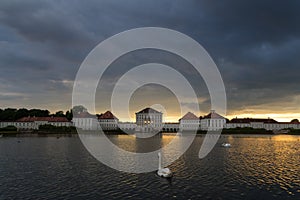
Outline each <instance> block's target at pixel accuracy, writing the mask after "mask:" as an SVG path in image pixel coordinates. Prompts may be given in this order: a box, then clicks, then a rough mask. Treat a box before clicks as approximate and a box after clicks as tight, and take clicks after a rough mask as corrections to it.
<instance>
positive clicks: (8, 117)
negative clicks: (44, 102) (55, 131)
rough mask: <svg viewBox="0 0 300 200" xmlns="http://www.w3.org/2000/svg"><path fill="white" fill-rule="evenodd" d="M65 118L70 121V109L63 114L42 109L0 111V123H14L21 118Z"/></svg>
mask: <svg viewBox="0 0 300 200" xmlns="http://www.w3.org/2000/svg"><path fill="white" fill-rule="evenodd" d="M28 116H30V117H34V116H35V117H51V116H53V117H66V118H67V119H68V120H72V118H73V114H72V109H71V110H68V111H67V112H65V113H64V111H57V112H55V113H52V114H51V113H50V111H49V110H42V109H26V108H20V109H16V108H5V109H0V121H14V120H18V119H20V118H22V117H28Z"/></svg>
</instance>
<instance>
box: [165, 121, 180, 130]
mask: <svg viewBox="0 0 300 200" xmlns="http://www.w3.org/2000/svg"><path fill="white" fill-rule="evenodd" d="M162 130H163V131H164V132H177V131H179V123H177V122H175V123H174V122H173V123H172V122H167V123H164V126H163V128H162Z"/></svg>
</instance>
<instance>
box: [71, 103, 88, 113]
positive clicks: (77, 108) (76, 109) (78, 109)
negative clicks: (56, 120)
mask: <svg viewBox="0 0 300 200" xmlns="http://www.w3.org/2000/svg"><path fill="white" fill-rule="evenodd" d="M81 112H87V109H86V108H85V107H84V106H82V105H79V106H74V107H73V108H72V113H73V114H79V113H81Z"/></svg>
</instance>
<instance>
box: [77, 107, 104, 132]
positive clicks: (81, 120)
mask: <svg viewBox="0 0 300 200" xmlns="http://www.w3.org/2000/svg"><path fill="white" fill-rule="evenodd" d="M72 121H73V124H74V126H75V127H76V128H80V129H82V130H97V129H98V126H99V125H98V120H97V117H96V115H91V114H90V113H89V112H87V111H84V112H80V113H77V114H74V116H73V120H72Z"/></svg>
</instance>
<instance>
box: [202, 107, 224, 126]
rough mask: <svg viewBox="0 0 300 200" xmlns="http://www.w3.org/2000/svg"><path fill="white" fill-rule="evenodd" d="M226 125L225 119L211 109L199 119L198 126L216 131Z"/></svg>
mask: <svg viewBox="0 0 300 200" xmlns="http://www.w3.org/2000/svg"><path fill="white" fill-rule="evenodd" d="M225 125H226V119H225V118H224V117H223V116H221V115H219V114H218V113H216V112H215V111H214V110H211V112H210V113H209V114H208V115H206V116H204V117H203V118H202V119H201V120H200V128H201V130H206V131H217V130H220V129H223V128H224V127H225Z"/></svg>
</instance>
